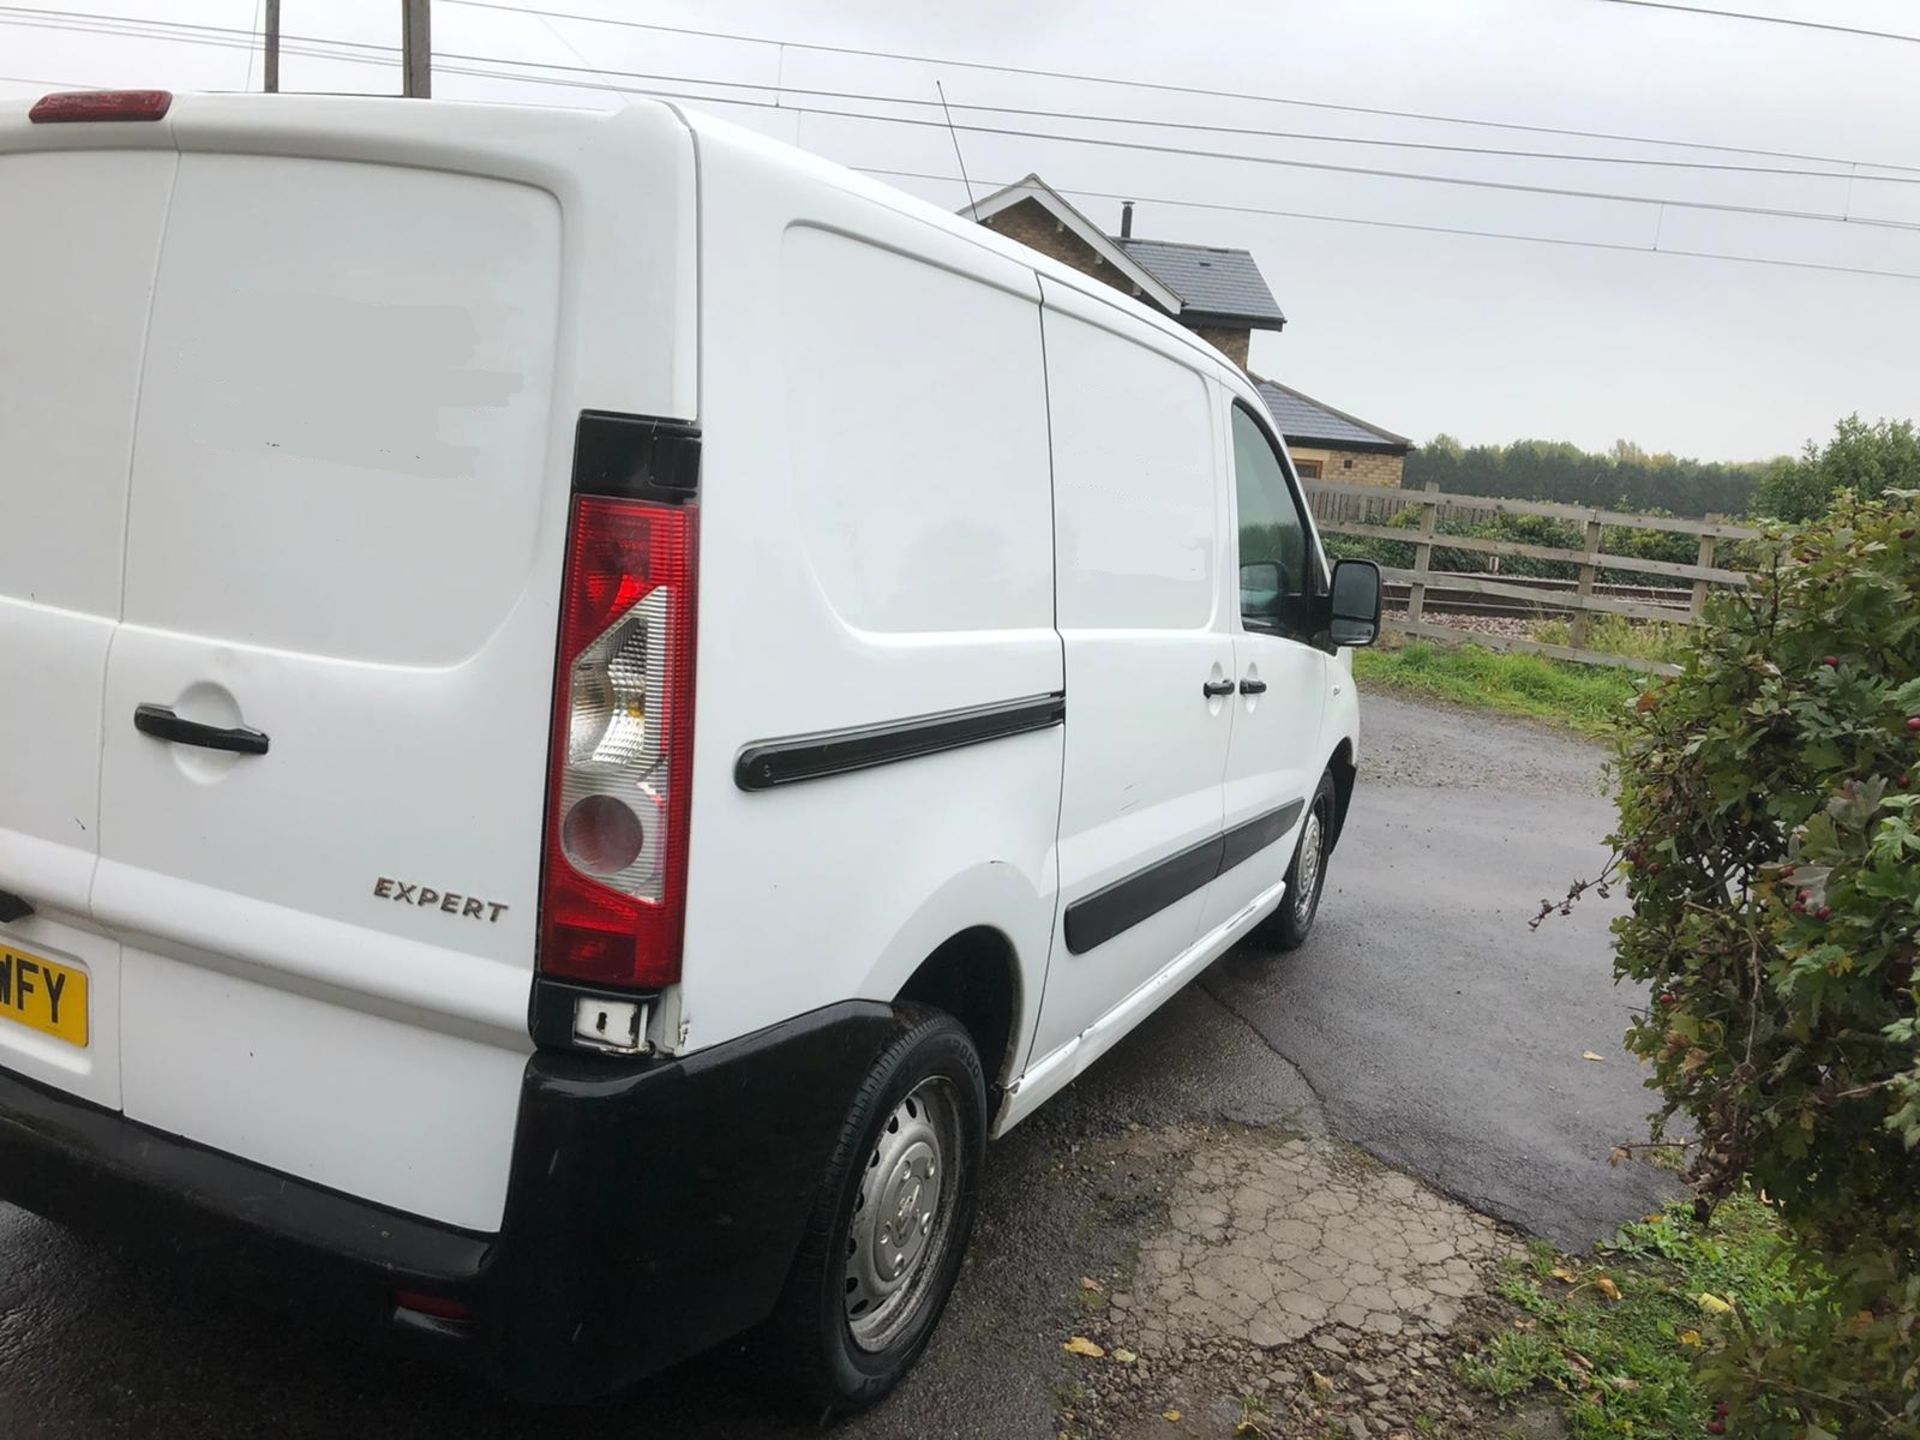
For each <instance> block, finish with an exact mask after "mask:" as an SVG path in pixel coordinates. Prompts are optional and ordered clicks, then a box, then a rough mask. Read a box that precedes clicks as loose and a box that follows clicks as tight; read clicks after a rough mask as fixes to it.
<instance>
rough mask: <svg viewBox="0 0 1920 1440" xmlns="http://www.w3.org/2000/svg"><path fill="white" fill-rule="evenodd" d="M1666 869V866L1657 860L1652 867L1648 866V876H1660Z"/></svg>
mask: <svg viewBox="0 0 1920 1440" xmlns="http://www.w3.org/2000/svg"><path fill="white" fill-rule="evenodd" d="M1665 868H1666V867H1665V866H1663V865H1662V864H1661V863H1660V862H1659V861H1658V860H1656V861H1654V862H1653V863H1652V864H1651V865H1649V866H1647V874H1649V875H1658V874H1659V873H1660V872H1661V871H1662V870H1663V869H1665Z"/></svg>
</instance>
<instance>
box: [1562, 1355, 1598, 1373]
mask: <svg viewBox="0 0 1920 1440" xmlns="http://www.w3.org/2000/svg"><path fill="white" fill-rule="evenodd" d="M1567 1359H1568V1360H1569V1361H1571V1362H1572V1363H1573V1365H1574V1366H1575V1367H1576V1368H1577V1369H1580V1370H1584V1371H1586V1372H1587V1373H1588V1374H1589V1375H1591V1374H1592V1373H1593V1362H1592V1361H1591V1360H1589V1359H1587V1357H1586V1356H1584V1355H1582V1354H1581V1353H1580V1352H1579V1351H1578V1350H1569V1351H1567Z"/></svg>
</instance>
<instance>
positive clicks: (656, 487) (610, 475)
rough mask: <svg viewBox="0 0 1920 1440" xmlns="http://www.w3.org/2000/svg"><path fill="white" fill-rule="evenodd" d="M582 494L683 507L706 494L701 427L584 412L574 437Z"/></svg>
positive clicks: (576, 485)
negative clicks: (702, 491)
mask: <svg viewBox="0 0 1920 1440" xmlns="http://www.w3.org/2000/svg"><path fill="white" fill-rule="evenodd" d="M573 490H574V493H575V494H576V495H613V496H619V497H623V498H626V499H629V500H651V501H654V502H655V503H658V504H666V505H680V504H685V503H686V502H687V501H689V500H692V499H695V498H696V497H697V496H698V495H699V493H700V427H699V426H698V425H693V424H689V423H688V422H687V421H684V420H657V419H654V418H652V417H651V416H646V415H621V414H618V413H616V412H614V411H612V410H582V411H581V412H580V421H579V424H578V425H576V426H575V427H574V432H573Z"/></svg>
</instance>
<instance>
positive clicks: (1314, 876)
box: [1293, 809, 1326, 920]
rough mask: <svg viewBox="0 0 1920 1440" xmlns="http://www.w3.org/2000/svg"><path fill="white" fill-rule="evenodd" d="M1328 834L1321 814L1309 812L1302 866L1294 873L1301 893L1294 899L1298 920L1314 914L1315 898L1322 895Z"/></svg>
mask: <svg viewBox="0 0 1920 1440" xmlns="http://www.w3.org/2000/svg"><path fill="white" fill-rule="evenodd" d="M1325 834H1326V832H1325V830H1323V829H1322V828H1321V825H1320V812H1319V811H1318V810H1317V809H1315V810H1309V811H1308V812H1307V828H1306V829H1305V830H1304V831H1303V832H1302V833H1301V836H1300V864H1299V867H1298V868H1297V869H1296V870H1295V871H1294V876H1293V878H1294V883H1295V884H1297V885H1298V886H1299V892H1298V893H1297V894H1296V895H1295V896H1294V897H1293V913H1294V916H1295V918H1296V919H1299V920H1305V919H1306V918H1307V917H1308V916H1309V915H1311V914H1313V902H1314V898H1315V897H1316V896H1317V895H1318V894H1319V893H1320V861H1321V858H1322V857H1321V849H1322V840H1323V837H1324V836H1325Z"/></svg>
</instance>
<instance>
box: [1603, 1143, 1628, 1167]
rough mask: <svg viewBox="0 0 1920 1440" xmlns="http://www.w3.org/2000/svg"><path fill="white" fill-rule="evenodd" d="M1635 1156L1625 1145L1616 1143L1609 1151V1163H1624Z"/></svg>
mask: <svg viewBox="0 0 1920 1440" xmlns="http://www.w3.org/2000/svg"><path fill="white" fill-rule="evenodd" d="M1632 1158H1633V1152H1632V1151H1631V1150H1629V1149H1627V1147H1626V1146H1624V1145H1616V1146H1614V1147H1613V1149H1611V1150H1609V1151H1608V1152H1607V1164H1609V1165H1624V1164H1625V1163H1626V1162H1627V1161H1629V1160H1631V1159H1632Z"/></svg>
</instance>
